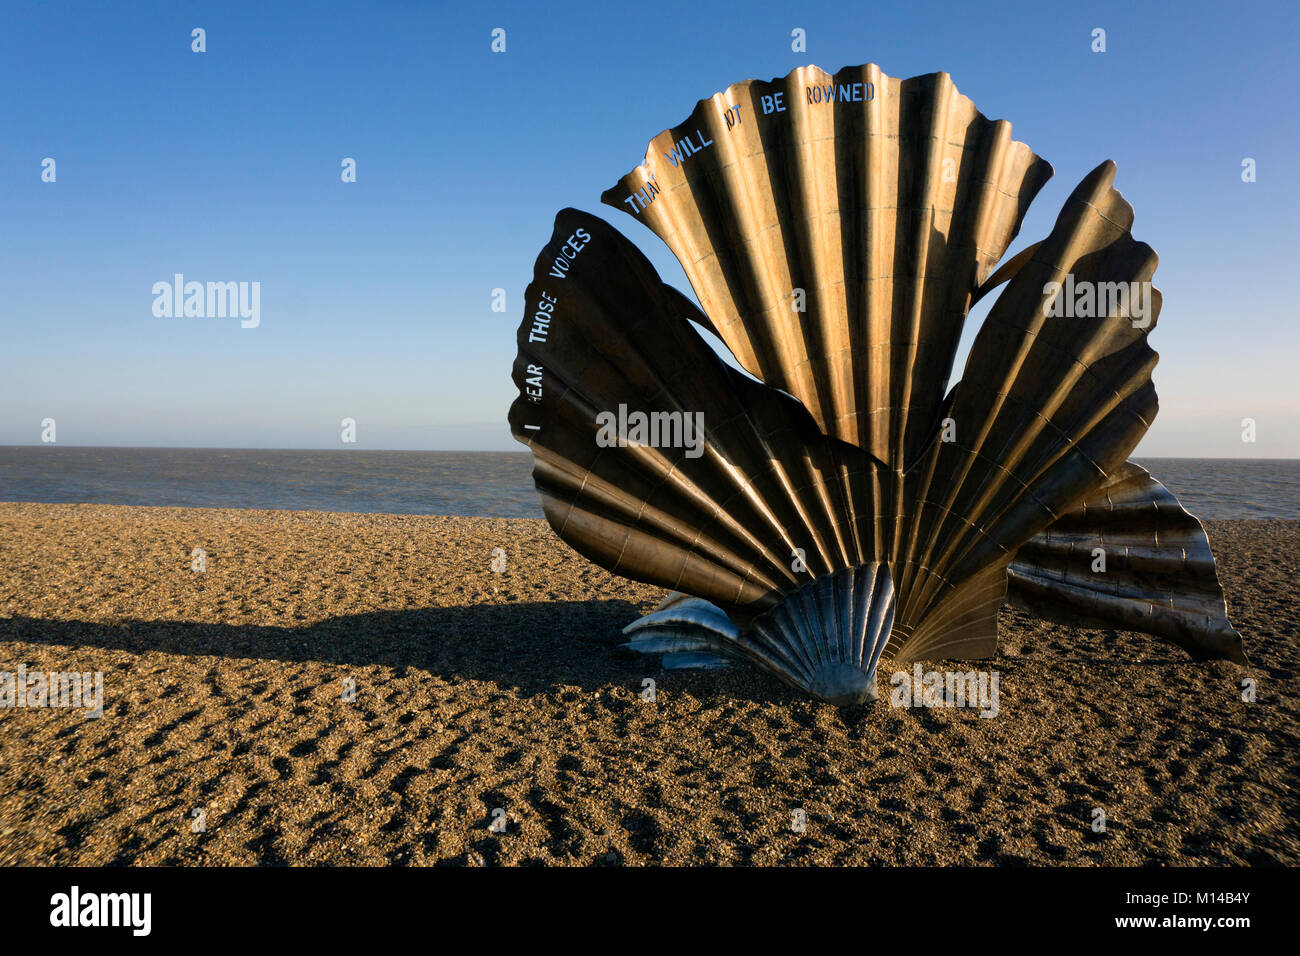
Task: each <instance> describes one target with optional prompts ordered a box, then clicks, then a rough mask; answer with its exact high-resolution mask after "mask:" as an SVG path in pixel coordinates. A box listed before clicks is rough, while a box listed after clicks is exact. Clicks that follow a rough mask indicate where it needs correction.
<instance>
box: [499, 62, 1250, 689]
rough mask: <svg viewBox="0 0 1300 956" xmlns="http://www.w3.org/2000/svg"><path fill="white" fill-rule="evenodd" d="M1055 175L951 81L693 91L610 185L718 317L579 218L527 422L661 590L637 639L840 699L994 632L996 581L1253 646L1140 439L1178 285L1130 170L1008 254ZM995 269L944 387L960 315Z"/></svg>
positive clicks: (630, 560)
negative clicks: (1125, 187)
mask: <svg viewBox="0 0 1300 956" xmlns="http://www.w3.org/2000/svg"><path fill="white" fill-rule="evenodd" d="M1050 176H1051V167H1050V166H1049V165H1048V164H1047V163H1046V162H1045V161H1043V160H1042V159H1040V158H1039V157H1037V156H1035V155H1034V154H1033V153H1032V152H1031V151H1030V150H1029V148H1028V147H1027V146H1025V145H1024V144H1023V143H1019V142H1016V141H1015V140H1013V139H1011V131H1010V125H1009V124H1008V123H1006V122H1005V121H1002V120H997V121H993V120H988V119H986V118H985V117H984V116H982V115H981V114H980V113H979V112H978V111H977V110H976V109H975V107H974V106H973V104H972V103H971V101H970V100H969V99H967V98H966V97H964V96H962V95H961V94H959V93H958V92H957V90H956V89H955V87H954V86H953V84H952V80H951V79H950V78H949V77H948V75H947V74H945V73H938V74H930V75H926V76H919V77H914V78H912V79H908V80H898V79H894V78H892V77H888V76H885V75H884V74H883V73H881V72H880V70H879V68H877V67H875V66H873V65H867V66H863V67H851V68H847V69H844V70H841V71H840V72H839V73H836V74H834V75H833V76H832V75H830V74H827V73H825V72H823V71H822V70H819V69H817V68H816V67H811V66H809V67H802V68H799V69H796V70H794V71H793V72H792V73H790V74H789V75H788V76H787V77H785V78H784V79H778V80H774V81H772V82H770V83H762V82H757V81H753V80H750V81H746V82H744V83H740V84H737V85H735V86H731V87H729V88H728V89H727V90H725V91H724V92H722V93H717V94H715V95H714V96H713V97H712V98H710V99H708V100H703V101H701V102H700V103H699V104H698V105H697V106H696V108H695V111H694V112H693V113H692V114H691V116H690V117H689V118H688V119H687V120H686V121H685V122H684V123H682V124H681V125H680V126H677V127H675V128H673V129H670V130H666V131H665V132H663V133H660V134H659V135H658V136H657V137H655V138H654V139H653V140H652V141H651V143H650V147H649V149H648V150H647V152H646V159H645V162H644V163H643V164H642V165H640V166H638V167H637V168H636V169H634V170H632V171H631V172H630V173H628V174H627V175H626V176H624V177H623V178H622V179H621V180H620V181H619V182H618V184H617V185H615V186H614V187H613V188H612V189H610V190H608V191H607V192H606V193H605V194H604V196H603V197H602V198H603V200H604V201H605V202H606V203H607V204H609V205H611V206H613V207H615V208H617V209H620V210H622V211H623V212H625V213H627V214H628V215H630V216H632V217H633V218H635V219H638V220H640V221H641V222H642V223H644V224H645V225H646V226H648V227H649V228H650V229H651V230H653V231H654V232H655V233H656V234H657V235H658V236H659V237H660V238H661V239H662V240H663V241H664V242H665V243H667V245H668V246H669V248H670V249H671V250H672V251H673V253H674V254H675V255H676V256H677V259H678V260H679V261H680V263H681V265H682V268H683V269H684V270H685V272H686V275H687V278H688V279H689V280H690V283H691V286H692V288H693V289H694V291H695V294H696V297H697V298H698V301H699V303H700V305H701V306H702V307H703V311H701V309H700V308H697V307H696V306H695V304H694V303H693V302H692V301H691V300H690V299H689V298H687V297H686V296H685V295H683V294H682V293H680V292H678V291H677V290H676V289H673V288H671V287H669V286H667V285H665V284H664V283H663V282H662V281H661V280H660V278H659V276H658V275H657V274H656V272H655V270H654V268H653V267H652V266H651V264H650V263H649V261H648V260H647V259H646V258H645V257H644V256H643V255H642V254H641V253H640V251H639V250H638V249H637V248H636V247H635V246H634V245H633V244H632V243H631V242H629V241H628V240H627V239H625V238H624V237H623V236H622V235H621V234H620V233H619V232H618V231H617V230H615V229H614V228H613V227H612V226H610V225H609V224H608V223H606V222H604V221H603V220H601V219H599V218H596V217H595V216H591V215H589V214H587V213H584V212H580V211H578V210H576V209H565V210H562V211H561V212H560V213H559V215H558V216H557V217H556V222H555V230H554V233H553V235H552V237H551V241H550V242H549V243H548V244H547V246H546V247H545V248H544V249H543V250H542V252H541V254H540V255H539V256H538V258H537V263H536V266H535V268H534V273H533V281H532V283H531V284H530V285H529V286H528V289H527V292H526V311H525V317H524V321H523V323H522V325H521V326H520V328H519V334H518V346H519V352H518V357H517V359H516V361H515V365H514V381H515V384H516V385H517V386H518V388H519V398H518V399H517V400H516V401H515V403H514V404H513V405H512V407H511V409H510V424H511V429H512V431H513V433H514V435H515V437H516V438H518V439H519V440H520V441H522V442H524V443H526V444H527V445H528V446H529V447H530V448H531V449H532V452H533V455H534V462H535V468H534V479H535V481H536V484H537V488H538V490H539V492H540V493H541V496H542V503H543V506H544V509H545V512H546V516H547V518H548V520H549V521H550V524H551V526H552V527H553V528H554V529H555V531H556V533H557V534H558V535H559V536H560V537H561V538H562V539H564V540H565V541H566V542H568V543H569V544H570V545H571V546H573V547H574V548H575V549H576V550H577V551H579V552H580V553H582V554H583V555H585V556H586V557H588V558H589V559H591V560H592V561H594V562H595V563H597V564H599V565H601V566H602V567H604V568H607V569H608V570H610V571H613V572H615V573H617V574H621V575H624V576H626V577H629V578H633V579H636V580H638V581H644V582H649V583H652V584H656V585H661V586H663V587H666V588H669V589H671V590H672V592H673V593H672V594H670V596H669V597H668V598H667V599H666V600H665V602H664V603H663V604H662V605H661V606H660V607H659V608H657V609H656V610H655V611H654V612H652V613H650V614H648V615H646V616H645V617H643V618H641V619H640V620H638V621H635V622H633V623H632V624H631V625H629V627H628V629H627V633H628V635H629V637H630V643H629V646H630V647H631V648H633V649H634V650H640V651H645V652H647V653H662V654H665V655H667V657H666V660H667V661H671V662H673V663H685V664H709V663H718V662H721V661H731V660H746V661H750V662H753V663H755V664H757V665H759V666H760V667H763V668H766V669H767V670H769V671H771V672H772V673H774V674H776V675H778V676H779V677H781V678H783V679H784V680H786V681H788V682H790V683H792V684H793V685H795V686H796V687H799V688H801V689H802V690H804V691H805V692H807V693H809V694H811V695H813V696H815V697H818V698H820V699H823V700H826V701H829V702H831V703H835V704H851V703H857V702H861V701H864V700H868V699H871V698H873V697H874V696H875V694H876V690H875V672H876V667H877V665H878V663H879V661H880V660H881V659H883V658H890V659H892V660H894V661H896V662H900V663H901V662H904V661H912V660H923V659H941V658H981V657H989V656H992V655H993V654H994V653H995V650H996V646H997V614H998V609H999V607H1000V606H1001V605H1002V603H1003V601H1004V600H1006V599H1008V598H1009V599H1010V600H1012V601H1013V602H1014V603H1017V604H1019V605H1020V606H1022V607H1025V608H1027V609H1029V610H1031V611H1033V612H1034V613H1037V614H1040V615H1042V616H1044V617H1046V618H1049V619H1053V620H1058V621H1063V622H1066V623H1072V624H1080V625H1087V626H1097V627H1110V628H1122V629H1128V630H1141V631H1146V632H1149V633H1152V634H1156V635H1159V636H1161V637H1164V638H1167V639H1169V640H1171V641H1173V642H1175V643H1177V644H1179V645H1181V646H1182V647H1184V648H1185V649H1186V650H1188V651H1189V652H1191V653H1192V654H1194V655H1197V656H1219V657H1228V658H1231V659H1233V660H1237V661H1244V660H1245V655H1244V651H1243V649H1242V644H1241V639H1240V637H1239V635H1238V634H1237V633H1236V631H1234V630H1233V628H1232V626H1231V625H1230V624H1229V623H1228V619H1227V616H1226V610H1225V605H1224V599H1223V593H1222V590H1221V588H1220V586H1219V583H1218V580H1217V578H1216V575H1215V569H1214V559H1213V557H1212V555H1211V553H1210V549H1209V542H1208V540H1207V538H1206V535H1205V531H1204V529H1203V528H1202V527H1201V525H1200V523H1199V522H1198V521H1197V520H1196V519H1195V518H1193V517H1192V516H1191V515H1189V514H1187V512H1186V511H1184V510H1183V509H1182V508H1181V506H1180V505H1179V504H1178V501H1177V500H1176V499H1175V498H1174V497H1173V495H1171V494H1170V493H1169V492H1168V491H1167V490H1166V489H1165V488H1164V487H1163V486H1161V485H1160V483H1159V482H1157V481H1156V480H1155V479H1153V478H1152V477H1151V476H1150V475H1148V474H1147V473H1146V472H1145V471H1144V470H1143V469H1141V468H1139V467H1138V466H1137V465H1134V464H1132V463H1131V462H1128V461H1127V459H1128V455H1129V454H1130V452H1131V451H1132V450H1133V448H1134V446H1136V444H1137V442H1138V440H1139V439H1140V438H1141V437H1142V435H1143V434H1144V433H1145V432H1146V430H1147V428H1148V427H1149V426H1150V424H1151V421H1152V419H1153V418H1154V416H1155V413H1156V395H1155V389H1154V387H1153V385H1152V382H1151V370H1152V368H1153V367H1154V366H1155V363H1156V354H1155V352H1153V351H1152V349H1151V347H1150V346H1149V344H1148V342H1147V338H1148V335H1149V333H1150V332H1151V330H1152V329H1153V328H1154V327H1155V324H1156V322H1155V320H1156V317H1157V315H1158V313H1159V309H1160V296H1159V293H1158V292H1156V291H1155V290H1154V289H1153V288H1152V286H1151V284H1150V283H1151V277H1152V274H1153V273H1154V271H1155V267H1156V255H1155V253H1154V252H1153V251H1152V250H1151V248H1150V247H1149V246H1147V245H1146V244H1144V243H1142V242H1139V241H1137V240H1135V239H1134V238H1133V237H1132V235H1131V233H1130V227H1131V225H1132V222H1133V210H1132V207H1131V206H1129V204H1128V203H1127V202H1126V201H1125V200H1124V199H1123V197H1122V196H1121V195H1120V194H1119V193H1118V192H1117V191H1116V190H1115V189H1114V187H1113V186H1112V181H1113V179H1114V177H1115V165H1114V164H1113V163H1111V162H1109V161H1107V162H1105V163H1103V164H1102V165H1101V166H1099V167H1097V168H1096V169H1095V170H1093V171H1092V172H1091V173H1089V174H1088V176H1086V177H1085V178H1084V180H1083V182H1081V183H1080V184H1079V185H1078V186H1077V187H1076V188H1075V190H1074V192H1073V194H1072V195H1071V196H1070V197H1069V199H1068V200H1067V201H1066V203H1065V206H1064V207H1063V208H1062V210H1061V212H1060V215H1059V216H1058V217H1057V220H1056V225H1055V227H1054V228H1053V229H1052V231H1051V233H1050V234H1049V235H1048V236H1047V237H1046V238H1044V239H1043V240H1042V241H1041V242H1039V243H1037V244H1035V245H1032V246H1030V247H1028V248H1027V249H1025V250H1024V252H1022V253H1020V254H1019V255H1017V256H1015V257H1014V258H1012V259H1010V260H1009V261H1007V262H1006V263H1005V264H1004V265H1003V266H1002V267H1001V268H1000V269H999V268H997V266H998V263H999V261H1000V260H1002V258H1003V255H1004V253H1005V252H1006V250H1007V248H1008V246H1009V245H1010V244H1011V242H1012V240H1013V239H1014V238H1015V236H1016V234H1017V232H1018V231H1019V228H1020V224H1021V221H1022V219H1023V218H1024V216H1025V213H1026V210H1027V209H1028V206H1029V203H1030V202H1031V201H1032V200H1033V198H1034V196H1035V195H1036V194H1037V193H1038V191H1039V190H1040V189H1041V188H1042V186H1043V184H1044V183H1045V182H1046V181H1047V179H1048V178H1049V177H1050ZM995 269H996V271H995ZM1112 283H1124V284H1125V285H1124V286H1122V287H1121V286H1119V285H1111V284H1112ZM1004 284H1005V288H1003V289H1001V291H1000V293H999V294H998V296H997V299H996V301H995V302H994V303H993V305H992V308H991V309H990V311H989V314H988V317H987V318H986V319H985V321H984V323H983V325H982V326H981V328H980V329H979V332H978V334H977V335H976V337H975V340H974V343H973V345H972V346H971V349H970V353H969V356H968V358H967V360H966V364H965V368H964V369H963V370H962V372H961V376H960V379H959V380H958V381H957V382H956V384H955V385H953V386H952V387H951V388H950V387H949V377H950V375H951V373H952V372H953V364H954V360H955V356H956V353H957V348H958V342H959V340H960V338H961V334H962V328H963V325H964V323H965V318H966V315H967V313H968V312H969V310H970V308H971V306H972V305H973V303H974V302H975V301H976V300H978V299H979V298H981V297H982V296H984V295H985V294H987V293H988V292H990V290H993V289H995V288H997V287H999V286H1002V285H1004ZM1088 288H1091V289H1093V290H1110V291H1109V292H1107V293H1106V294H1105V295H1104V297H1103V296H1102V295H1100V294H1099V295H1097V296H1096V297H1094V299H1093V305H1094V312H1095V313H1096V315H1095V317H1092V316H1084V317H1065V316H1063V315H1061V314H1060V313H1061V312H1063V311H1065V312H1067V313H1068V312H1069V311H1070V310H1069V309H1062V308H1061V305H1062V297H1063V296H1068V295H1069V293H1072V292H1073V291H1074V290H1084V289H1088ZM1121 288H1122V289H1124V290H1131V291H1132V293H1133V295H1132V296H1131V297H1130V296H1126V295H1121V294H1119V293H1118V292H1116V291H1114V290H1120V289H1121ZM1074 301H1075V300H1073V299H1069V300H1068V301H1067V302H1066V303H1065V304H1066V305H1067V306H1068V305H1070V304H1071V303H1072V302H1074ZM1098 305H1100V306H1101V307H1100V308H1097V307H1096V306H1098ZM1084 311H1086V310H1084ZM1075 314H1076V315H1077V314H1078V310H1075ZM702 330H703V331H705V332H708V333H710V334H711V335H713V336H716V338H717V339H719V340H721V342H722V344H723V345H725V346H726V348H727V349H728V350H730V352H731V354H732V356H734V359H735V362H736V364H737V365H738V366H739V369H738V368H736V367H733V366H732V365H730V364H728V363H726V362H724V361H723V360H722V358H720V357H719V353H718V352H717V351H715V349H714V348H713V347H712V346H711V345H710V344H709V343H708V341H707V340H706V339H705V337H704V336H703V335H702V334H701V331H702ZM741 369H743V371H742V370H741ZM1097 549H1101V550H1100V551H1098V550H1097ZM1098 554H1102V555H1103V556H1104V558H1105V561H1106V563H1105V565H1104V568H1105V569H1104V571H1098V570H1096V567H1097V561H1096V557H1097V555H1098Z"/></svg>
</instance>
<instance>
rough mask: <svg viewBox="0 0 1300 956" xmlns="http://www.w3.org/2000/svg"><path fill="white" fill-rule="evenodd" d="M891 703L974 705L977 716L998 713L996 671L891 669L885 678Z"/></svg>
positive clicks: (943, 705)
mask: <svg viewBox="0 0 1300 956" xmlns="http://www.w3.org/2000/svg"><path fill="white" fill-rule="evenodd" d="M889 683H890V684H891V685H893V688H894V689H893V690H892V691H891V692H890V694H889V703H890V704H892V705H893V706H894V707H978V708H979V711H980V716H981V717H996V716H997V715H998V709H999V707H998V672H997V671H992V672H990V671H923V670H921V665H920V664H916V665H915V666H914V667H913V668H912V673H910V674H909V673H908V672H907V671H895V672H894V676H893V677H891V678H890V679H889Z"/></svg>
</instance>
